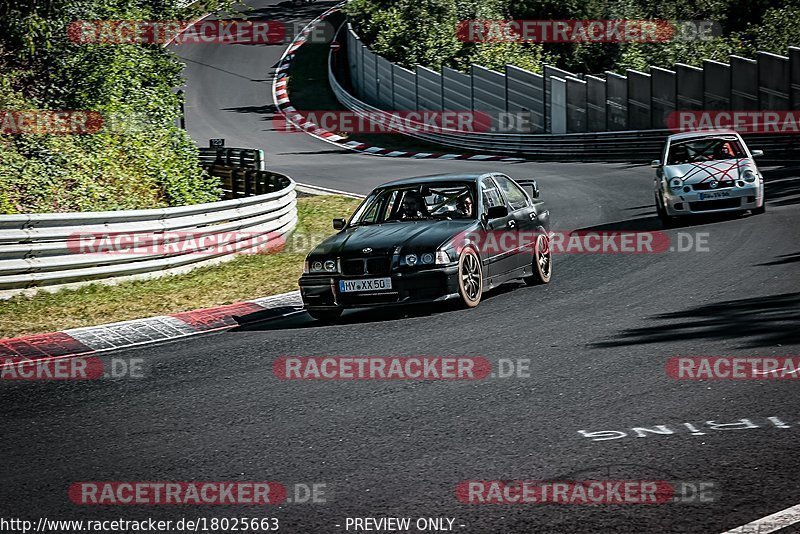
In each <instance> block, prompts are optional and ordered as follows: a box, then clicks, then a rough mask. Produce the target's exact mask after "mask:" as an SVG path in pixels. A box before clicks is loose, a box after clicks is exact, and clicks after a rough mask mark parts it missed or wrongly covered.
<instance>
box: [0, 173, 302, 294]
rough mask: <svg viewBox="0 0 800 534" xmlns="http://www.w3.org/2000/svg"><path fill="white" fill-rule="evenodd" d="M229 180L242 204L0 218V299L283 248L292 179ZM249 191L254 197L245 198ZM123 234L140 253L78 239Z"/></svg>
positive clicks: (292, 218)
mask: <svg viewBox="0 0 800 534" xmlns="http://www.w3.org/2000/svg"><path fill="white" fill-rule="evenodd" d="M233 174H236V176H237V177H238V178H240V179H241V180H243V181H244V185H243V187H242V188H241V189H240V188H239V187H238V186H236V185H235V184H236V183H237V180H233V181H232V182H229V186H230V185H231V184H233V186H232V187H230V188H229V190H231V191H232V193H233V195H234V196H235V197H240V198H232V199H230V200H224V201H221V202H211V203H206V204H195V205H191V206H180V207H175V208H161V209H148V210H129V211H108V212H83V213H35V214H27V215H2V216H0V298H8V297H10V296H13V295H15V294H18V293H21V292H35V291H36V290H37V289H42V288H45V289H48V290H55V289H59V288H61V287H65V286H74V285H80V284H83V283H87V282H90V281H97V280H107V279H112V278H113V279H115V280H118V279H120V277H123V278H128V277H151V276H156V275H158V274H164V273H168V272H181V271H183V270H188V269H190V268H195V267H198V266H201V265H206V264H210V263H218V262H220V261H224V260H227V259H232V258H233V257H234V256H235V255H236V254H241V253H247V252H255V251H258V250H263V249H264V248H271V247H273V246H279V245H280V244H282V243H283V242H284V239H285V236H286V235H287V234H288V233H289V232H291V231H292V230H293V229H294V227H295V225H296V223H297V201H296V197H297V195H296V192H295V183H294V181H293V180H292V179H291V178H289V177H288V176H285V175H283V174H278V173H272V172H267V171H259V172H240V173H232V175H233ZM223 183H224V178H223ZM268 190H271V191H268ZM247 191H249V192H252V196H244V195H245V194H246V193H245V192H247ZM259 191H261V193H262V194H257V193H258V192H259ZM120 236H137V241H136V245H137V248H136V250H141V251H142V252H133V251H126V252H118V251H117V252H116V253H109V251H108V250H105V251H102V250H101V249H98V248H96V247H95V248H92V247H91V246H85V245H86V244H87V243H89V241H81V239H82V238H83V239H87V238H91V239H97V238H103V237H108V238H109V239H115V238H116V239H118V238H119V237H120ZM93 243H97V241H94V242H93ZM221 244H224V246H223V245H221Z"/></svg>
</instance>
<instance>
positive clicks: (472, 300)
mask: <svg viewBox="0 0 800 534" xmlns="http://www.w3.org/2000/svg"><path fill="white" fill-rule="evenodd" d="M458 294H459V296H460V297H461V302H462V303H463V304H464V306H466V307H467V308H474V307H475V306H477V305H478V304H480V302H481V297H482V296H483V267H482V266H481V258H480V256H478V253H477V252H475V251H474V250H473V249H471V248H465V249H464V250H463V251H462V252H461V256H459V258H458Z"/></svg>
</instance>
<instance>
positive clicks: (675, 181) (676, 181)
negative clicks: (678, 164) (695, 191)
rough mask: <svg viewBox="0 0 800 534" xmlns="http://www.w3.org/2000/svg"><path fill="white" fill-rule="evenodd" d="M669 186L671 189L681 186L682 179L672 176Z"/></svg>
mask: <svg viewBox="0 0 800 534" xmlns="http://www.w3.org/2000/svg"><path fill="white" fill-rule="evenodd" d="M669 186H670V187H671V188H672V189H680V188H681V187H683V180H681V179H680V178H673V179H672V180H670V181H669Z"/></svg>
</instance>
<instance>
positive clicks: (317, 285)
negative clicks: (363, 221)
mask: <svg viewBox="0 0 800 534" xmlns="http://www.w3.org/2000/svg"><path fill="white" fill-rule="evenodd" d="M370 278H391V280H392V288H391V290H387V291H370V292H342V291H341V290H340V288H339V281H340V280H359V279H370ZM299 285H300V295H301V296H302V298H303V305H304V306H305V308H306V309H314V310H325V309H334V308H337V309H348V308H368V307H374V306H392V305H398V304H416V303H424V302H436V301H442V300H449V299H451V298H455V297H457V296H458V264H451V265H443V266H441V267H435V268H428V269H422V270H418V271H407V272H396V273H391V274H388V275H371V276H342V275H340V274H334V275H328V274H322V275H316V274H314V275H312V274H304V275H303V276H302V277H301V278H300V281H299Z"/></svg>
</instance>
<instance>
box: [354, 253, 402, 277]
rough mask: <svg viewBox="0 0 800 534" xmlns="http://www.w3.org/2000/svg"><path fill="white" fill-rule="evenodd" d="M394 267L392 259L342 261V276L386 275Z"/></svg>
mask: <svg viewBox="0 0 800 534" xmlns="http://www.w3.org/2000/svg"><path fill="white" fill-rule="evenodd" d="M391 267H392V258H391V257H388V256H387V257H378V258H356V259H347V260H342V274H343V275H345V276H361V275H365V274H366V275H372V274H376V275H384V274H389V272H390V271H391Z"/></svg>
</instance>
